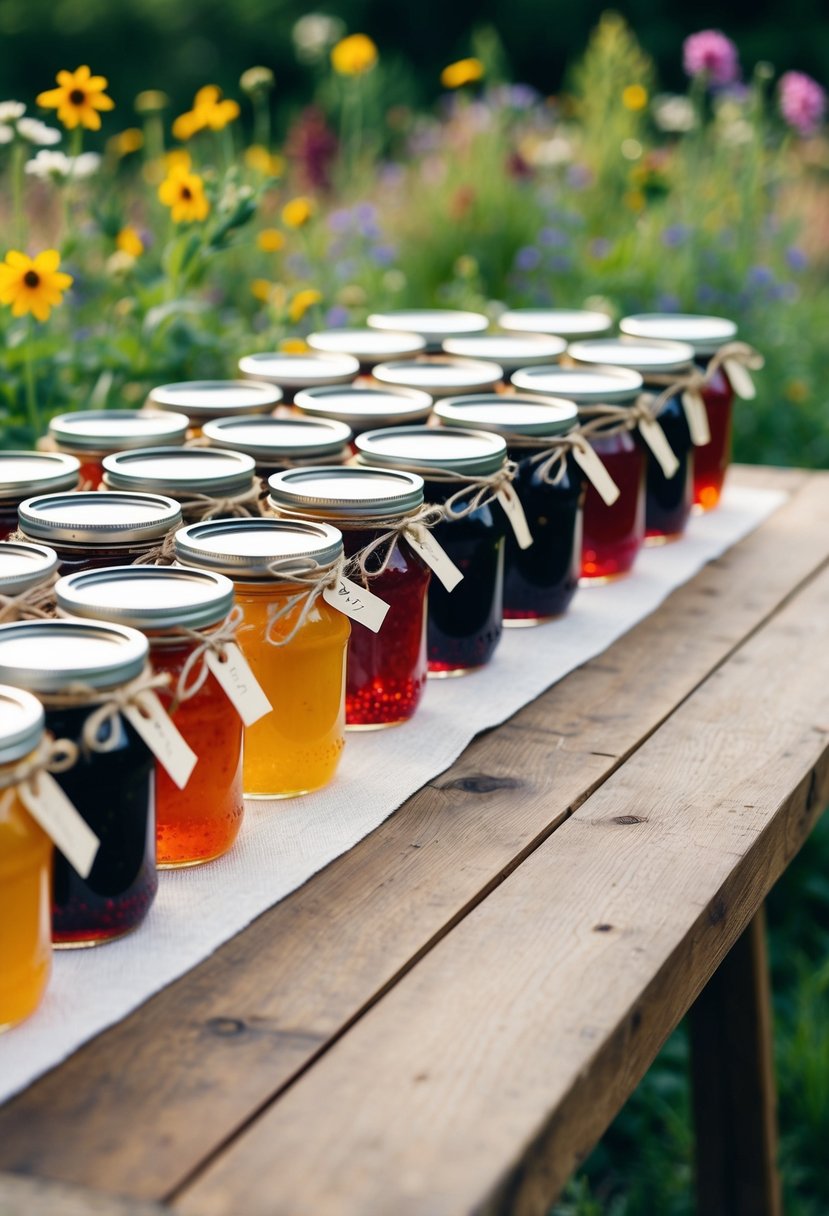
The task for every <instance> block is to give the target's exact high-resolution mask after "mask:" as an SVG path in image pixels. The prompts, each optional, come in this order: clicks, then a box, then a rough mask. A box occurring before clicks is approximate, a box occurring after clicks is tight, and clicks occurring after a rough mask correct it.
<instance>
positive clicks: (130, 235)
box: [115, 224, 144, 258]
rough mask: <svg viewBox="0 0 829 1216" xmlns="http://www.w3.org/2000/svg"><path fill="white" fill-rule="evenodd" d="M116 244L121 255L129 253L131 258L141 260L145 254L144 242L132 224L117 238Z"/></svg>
mask: <svg viewBox="0 0 829 1216" xmlns="http://www.w3.org/2000/svg"><path fill="white" fill-rule="evenodd" d="M115 244H116V245H117V246H118V248H119V250H120V251H121V253H128V254H129V255H130V257H133V258H140V257H141V254H142V253H143V252H144V242H143V241H142V240H141V237H140V235H139V233H138V231H137V229H135V228H133V227H132V225H131V224H127V225H126V227H124V228H122V229H121V231H120V232H119V233H118V235H117V236H116V238H115Z"/></svg>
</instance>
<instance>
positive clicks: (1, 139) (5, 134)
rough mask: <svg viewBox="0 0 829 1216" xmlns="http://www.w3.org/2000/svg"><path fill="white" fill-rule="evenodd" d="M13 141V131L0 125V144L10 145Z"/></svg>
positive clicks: (3, 124) (4, 125)
mask: <svg viewBox="0 0 829 1216" xmlns="http://www.w3.org/2000/svg"><path fill="white" fill-rule="evenodd" d="M13 139H14V131H13V130H12V129H11V127H7V126H6V124H5V123H4V122H2V123H0V144H10V143H11V141H12V140H13Z"/></svg>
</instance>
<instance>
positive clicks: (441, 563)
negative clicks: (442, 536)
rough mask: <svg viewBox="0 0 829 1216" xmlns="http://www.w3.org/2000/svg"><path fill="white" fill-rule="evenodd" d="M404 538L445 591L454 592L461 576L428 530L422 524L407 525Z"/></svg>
mask: <svg viewBox="0 0 829 1216" xmlns="http://www.w3.org/2000/svg"><path fill="white" fill-rule="evenodd" d="M405 536H406V540H407V541H408V542H409V544H410V545H411V546H412V548H413V549H416V550H417V552H418V553H419V554H420V556H421V557H422V558H423V560H424V561H425V563H426V565H427V566H429V567H430V569H432V570H433V571H434V572H435V574H436V575H437V576H438V578H439V579H440V581H441V582H442V583H443V585H444V587H445V588H446V590H447V591H454V589H455V587H457V585H458V583H459V582H461V580H462V579H463V574H462V572H461V571H460V570H459V569H458V567H457V566H456V565H455V563H454V562H453V561H452V559H451V557H450V556H449V554H448V553H447V552H446V550H445V549H442V548H441V546H440V545H439V544H438V542H437V541H436V540H435V538H434V536H433V535H432V533H431V532H430V531H429V529H428V528H424V526H423V524H409V526H408V527H407V529H406V532H405Z"/></svg>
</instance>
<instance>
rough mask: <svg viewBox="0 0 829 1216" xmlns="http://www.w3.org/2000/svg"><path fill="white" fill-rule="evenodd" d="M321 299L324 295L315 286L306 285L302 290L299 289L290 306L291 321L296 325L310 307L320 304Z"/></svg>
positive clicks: (289, 315)
mask: <svg viewBox="0 0 829 1216" xmlns="http://www.w3.org/2000/svg"><path fill="white" fill-rule="evenodd" d="M321 299H322V295H321V294H320V292H318V291H316V290H315V288H313V287H306V288H304V289H303V290H302V291H298V292H297V293H296V295H295V296H294V298H293V299H292V300H291V303H290V304H289V306H288V317H289V319H290V321H291V323H292V324H293V325H296V324H297V322H299V321H301V320H302V318H303V317H304V316H305V314H306V312H307V311H308V309H309V308H313V307H314V305H315V304H319V302H320V300H321Z"/></svg>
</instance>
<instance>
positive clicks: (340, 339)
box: [305, 327, 426, 373]
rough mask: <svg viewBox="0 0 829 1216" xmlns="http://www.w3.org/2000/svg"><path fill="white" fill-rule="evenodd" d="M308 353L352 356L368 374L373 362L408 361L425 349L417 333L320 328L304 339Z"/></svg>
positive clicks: (422, 339)
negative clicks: (388, 360) (309, 351)
mask: <svg viewBox="0 0 829 1216" xmlns="http://www.w3.org/2000/svg"><path fill="white" fill-rule="evenodd" d="M305 341H306V342H307V343H308V345H309V346H310V347H311V350H314V351H318V352H319V353H321V354H324V355H351V356H353V358H355V359H356V360H357V362H358V363H359V364H360V371H361V372H364V373H365V372H370V371H371V369H372V368H373V367H374V365H375V363H385V362H386V360H387V359H407V358H411V356H412V355H419V354H420V353H421V352H422V351H424V350H425V349H426V339H425V338H423V337H421V335H420V334H413V333H405V332H402V331H400V330H393V329H390V330H382V329H350V328H345V327H344V328H343V329H323V330H320V331H319V332H317V333H314V334H309V335H308V337H307V338H306V339H305Z"/></svg>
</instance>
